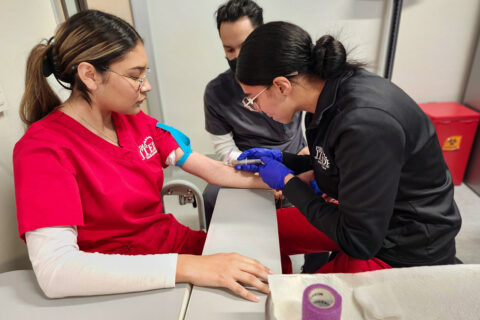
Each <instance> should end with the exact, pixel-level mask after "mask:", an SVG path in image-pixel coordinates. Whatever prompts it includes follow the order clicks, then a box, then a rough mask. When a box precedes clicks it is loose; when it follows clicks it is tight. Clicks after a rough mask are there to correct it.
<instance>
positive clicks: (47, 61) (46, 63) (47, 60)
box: [42, 37, 55, 78]
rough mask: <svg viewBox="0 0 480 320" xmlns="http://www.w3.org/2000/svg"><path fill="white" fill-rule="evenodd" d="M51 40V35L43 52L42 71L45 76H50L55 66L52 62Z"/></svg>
mask: <svg viewBox="0 0 480 320" xmlns="http://www.w3.org/2000/svg"><path fill="white" fill-rule="evenodd" d="M52 40H53V37H51V38H50V39H49V40H48V42H47V45H48V49H47V51H46V52H45V56H44V57H43V61H42V73H43V76H44V77H45V78H46V77H48V76H50V75H51V74H52V73H53V71H54V68H55V67H54V64H53V54H52V50H53V45H52V44H51V43H52Z"/></svg>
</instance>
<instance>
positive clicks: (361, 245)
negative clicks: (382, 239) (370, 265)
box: [338, 238, 380, 260]
mask: <svg viewBox="0 0 480 320" xmlns="http://www.w3.org/2000/svg"><path fill="white" fill-rule="evenodd" d="M338 246H339V247H340V249H341V251H343V252H344V253H345V254H346V255H348V256H349V257H352V258H355V259H359V260H370V259H372V258H373V257H375V255H376V254H377V253H378V251H379V250H380V245H379V244H378V242H377V241H373V239H352V238H351V239H348V240H347V239H345V240H344V241H341V242H340V243H339V244H338Z"/></svg>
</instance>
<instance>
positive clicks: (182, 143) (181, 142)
mask: <svg viewBox="0 0 480 320" xmlns="http://www.w3.org/2000/svg"><path fill="white" fill-rule="evenodd" d="M157 127H159V128H161V129H163V130H165V131H168V132H170V134H171V135H172V137H173V138H174V139H175V141H176V142H177V144H178V146H179V147H180V149H182V151H183V156H182V157H181V158H180V159H179V160H177V163H176V164H175V165H177V166H179V167H182V166H183V164H184V163H185V161H187V158H188V157H189V156H190V154H191V153H192V148H191V147H190V138H189V137H187V136H186V135H185V134H184V133H183V132H181V131H180V130H177V129H175V128H174V127H170V126H167V125H166V124H163V123H160V122H158V123H157Z"/></svg>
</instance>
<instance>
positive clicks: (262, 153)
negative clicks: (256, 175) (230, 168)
mask: <svg viewBox="0 0 480 320" xmlns="http://www.w3.org/2000/svg"><path fill="white" fill-rule="evenodd" d="M261 157H269V158H272V159H274V160H276V161H279V162H282V161H283V157H282V152H281V151H280V150H278V149H267V148H252V149H248V150H245V151H243V152H242V154H240V155H239V156H238V158H237V160H245V159H260V158H261ZM235 168H236V169H237V170H243V171H250V172H258V171H259V165H258V164H238V165H236V166H235Z"/></svg>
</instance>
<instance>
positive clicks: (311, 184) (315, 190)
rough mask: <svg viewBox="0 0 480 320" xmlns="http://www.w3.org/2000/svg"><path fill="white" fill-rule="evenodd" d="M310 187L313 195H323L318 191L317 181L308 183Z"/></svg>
mask: <svg viewBox="0 0 480 320" xmlns="http://www.w3.org/2000/svg"><path fill="white" fill-rule="evenodd" d="M310 187H312V189H313V193H315V194H319V195H322V194H323V191H322V190H320V188H319V187H318V184H317V181H315V180H312V181H310Z"/></svg>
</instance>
